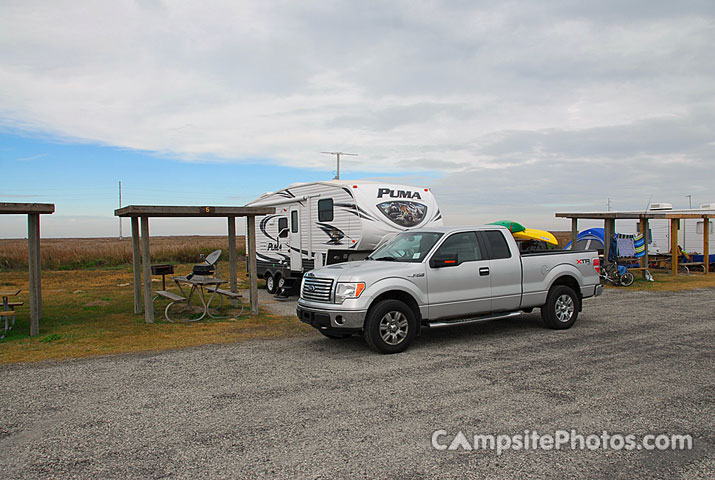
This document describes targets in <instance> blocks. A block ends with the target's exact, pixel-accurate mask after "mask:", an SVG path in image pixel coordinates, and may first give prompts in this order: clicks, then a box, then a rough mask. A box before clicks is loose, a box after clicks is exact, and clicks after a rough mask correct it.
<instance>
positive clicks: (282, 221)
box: [278, 217, 288, 238]
mask: <svg viewBox="0 0 715 480" xmlns="http://www.w3.org/2000/svg"><path fill="white" fill-rule="evenodd" d="M287 236H288V219H287V218H286V217H280V218H279V219H278V238H286V237H287Z"/></svg>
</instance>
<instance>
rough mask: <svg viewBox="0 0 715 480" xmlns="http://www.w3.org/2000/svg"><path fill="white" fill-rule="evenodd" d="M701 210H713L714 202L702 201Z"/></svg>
mask: <svg viewBox="0 0 715 480" xmlns="http://www.w3.org/2000/svg"><path fill="white" fill-rule="evenodd" d="M700 209H701V210H715V203H703V204H702V205H700Z"/></svg>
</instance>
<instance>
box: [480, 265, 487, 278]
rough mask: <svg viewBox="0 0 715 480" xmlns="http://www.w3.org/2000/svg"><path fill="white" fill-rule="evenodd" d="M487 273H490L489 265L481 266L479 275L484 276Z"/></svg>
mask: <svg viewBox="0 0 715 480" xmlns="http://www.w3.org/2000/svg"><path fill="white" fill-rule="evenodd" d="M486 275H489V267H480V268H479V276H480V277H484V276H486Z"/></svg>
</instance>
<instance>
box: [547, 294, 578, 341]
mask: <svg viewBox="0 0 715 480" xmlns="http://www.w3.org/2000/svg"><path fill="white" fill-rule="evenodd" d="M578 310H579V299H578V295H576V292H574V291H573V289H572V288H571V287H569V286H567V285H556V286H554V287H552V288H551V290H550V291H549V295H548V296H547V297H546V304H544V306H542V307H541V318H542V319H543V320H544V324H545V325H546V326H547V327H549V328H554V329H558V330H561V329H564V328H569V327H571V325H573V324H574V323H575V322H576V319H577V318H578Z"/></svg>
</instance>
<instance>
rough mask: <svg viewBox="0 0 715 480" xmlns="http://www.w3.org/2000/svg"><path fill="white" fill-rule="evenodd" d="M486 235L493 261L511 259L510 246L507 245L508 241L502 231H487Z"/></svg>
mask: <svg viewBox="0 0 715 480" xmlns="http://www.w3.org/2000/svg"><path fill="white" fill-rule="evenodd" d="M484 234H485V235H486V237H487V242H489V248H490V250H491V258H492V260H496V259H499V258H509V257H511V252H510V251H509V245H507V243H506V239H505V238H504V235H502V233H501V232H500V231H498V230H487V231H486V232H484Z"/></svg>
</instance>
